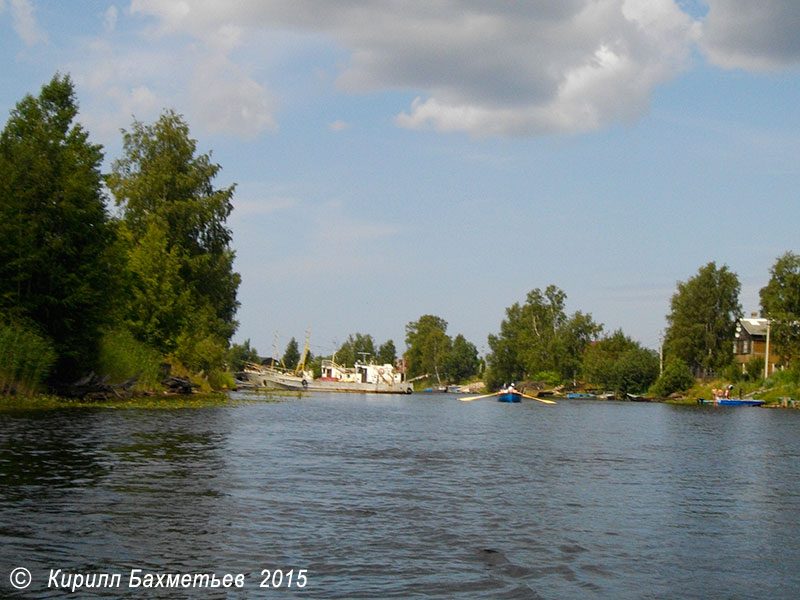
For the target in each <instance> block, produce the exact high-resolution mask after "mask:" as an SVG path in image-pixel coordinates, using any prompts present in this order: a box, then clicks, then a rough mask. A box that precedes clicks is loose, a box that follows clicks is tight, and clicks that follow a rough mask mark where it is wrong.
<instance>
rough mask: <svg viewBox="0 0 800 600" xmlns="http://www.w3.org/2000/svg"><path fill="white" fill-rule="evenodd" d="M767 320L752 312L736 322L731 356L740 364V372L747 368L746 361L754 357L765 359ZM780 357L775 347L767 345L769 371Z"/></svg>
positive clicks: (776, 365)
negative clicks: (747, 316)
mask: <svg viewBox="0 0 800 600" xmlns="http://www.w3.org/2000/svg"><path fill="white" fill-rule="evenodd" d="M768 330H769V321H768V320H767V319H762V318H758V317H757V316H756V313H753V314H752V315H751V316H750V317H749V318H741V319H739V322H738V323H737V324H736V339H735V341H734V342H733V358H734V360H735V361H736V364H738V365H740V368H741V369H742V373H744V372H746V370H747V363H749V362H750V361H751V360H753V359H754V358H762V359H765V360H766V355H767V343H768V337H769V331H768ZM780 363H781V358H780V356H778V355H777V354H775V347H774V345H772V344H771V343H770V347H769V373H772V372H773V371H775V369H776V368H778V365H779V364H780Z"/></svg>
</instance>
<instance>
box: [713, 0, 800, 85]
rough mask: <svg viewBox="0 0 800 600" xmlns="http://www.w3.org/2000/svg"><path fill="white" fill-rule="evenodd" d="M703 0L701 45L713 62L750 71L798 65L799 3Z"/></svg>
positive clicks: (799, 46)
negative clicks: (704, 3)
mask: <svg viewBox="0 0 800 600" xmlns="http://www.w3.org/2000/svg"><path fill="white" fill-rule="evenodd" d="M707 2H708V6H709V10H708V14H707V16H706V20H705V28H704V35H703V42H702V47H703V49H704V50H705V52H706V54H707V55H708V58H709V60H710V61H711V62H712V63H713V64H715V65H718V66H721V67H723V68H728V69H735V68H741V69H748V70H753V71H758V70H773V69H780V68H786V67H796V66H798V64H800V2H797V1H796V0H758V2H752V1H751V0H707Z"/></svg>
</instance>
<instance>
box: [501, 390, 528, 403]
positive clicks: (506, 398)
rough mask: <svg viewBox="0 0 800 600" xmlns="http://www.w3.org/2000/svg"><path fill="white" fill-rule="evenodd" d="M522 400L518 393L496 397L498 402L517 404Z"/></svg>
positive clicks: (508, 393)
mask: <svg viewBox="0 0 800 600" xmlns="http://www.w3.org/2000/svg"><path fill="white" fill-rule="evenodd" d="M520 400H522V394H520V393H519V392H506V393H504V394H499V395H498V396H497V401H498V402H519V401H520Z"/></svg>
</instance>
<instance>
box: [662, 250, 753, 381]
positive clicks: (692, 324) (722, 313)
mask: <svg viewBox="0 0 800 600" xmlns="http://www.w3.org/2000/svg"><path fill="white" fill-rule="evenodd" d="M740 288H741V286H740V284H739V278H738V277H737V276H736V274H735V273H733V272H731V271H729V270H728V267H727V266H723V267H722V268H719V269H718V268H717V265H716V263H714V262H710V263H708V264H707V265H705V266H704V267H701V268H700V270H699V271H698V273H697V275H695V276H694V277H693V278H691V279H689V280H688V281H687V282H685V283H684V282H680V281H679V282H678V291H677V292H676V293H675V294H674V295H673V296H672V300H671V303H670V306H671V312H670V314H669V315H667V323H668V327H667V332H666V336H665V338H664V354H665V355H666V356H667V357H671V358H679V359H681V360H682V361H684V362H685V363H686V364H687V365H689V366H690V368H694V369H695V370H703V371H705V372H713V371H715V370H717V369H721V368H723V367H725V366H727V365H728V364H730V362H731V360H732V359H733V344H732V340H733V339H734V334H735V331H736V322H737V320H738V319H739V318H740V317H741V314H742V307H741V305H740V304H739V290H740Z"/></svg>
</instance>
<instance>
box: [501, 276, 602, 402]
mask: <svg viewBox="0 0 800 600" xmlns="http://www.w3.org/2000/svg"><path fill="white" fill-rule="evenodd" d="M566 299H567V296H566V294H565V293H564V292H563V291H561V290H560V289H558V288H557V287H556V286H554V285H550V286H548V287H547V289H546V290H545V291H544V292H542V291H541V290H539V289H538V288H537V289H535V290H533V291H531V292H529V293H528V296H527V298H526V300H525V304H523V305H520V304H519V303H514V304H513V305H512V306H510V307H509V308H507V309H506V318H505V319H504V320H503V321H502V322H501V324H500V333H499V335H490V336H489V347H490V348H491V353H490V354H489V356H488V357H487V362H488V365H489V371H490V373H489V382H488V383H489V384H490V386H492V387H494V386H496V385H497V383H498V382H503V381H521V380H524V379H527V378H529V377H530V375H531V374H533V373H537V372H540V371H555V372H557V373H558V374H559V378H560V380H561V381H567V380H570V379H573V378H575V377H576V375H577V374H578V373H579V371H580V367H581V363H582V360H583V353H584V351H585V349H586V348H587V346H588V345H589V343H590V342H591V341H592V340H593V339H594V338H595V337H596V336H597V335H598V334H599V333H600V331H602V327H601V326H599V325H597V324H595V323H594V321H593V320H592V318H591V316H590V315H585V314H583V313H581V312H576V313H574V314H573V315H572V316H567V314H566V312H565V311H564V307H565V304H566Z"/></svg>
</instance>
